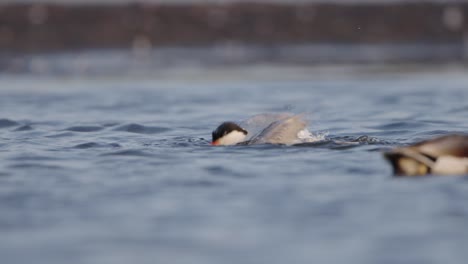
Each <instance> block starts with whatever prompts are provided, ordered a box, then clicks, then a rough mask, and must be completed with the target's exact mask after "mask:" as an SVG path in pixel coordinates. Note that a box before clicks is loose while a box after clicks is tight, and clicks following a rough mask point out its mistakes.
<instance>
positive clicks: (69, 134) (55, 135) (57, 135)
mask: <svg viewBox="0 0 468 264" xmlns="http://www.w3.org/2000/svg"><path fill="white" fill-rule="evenodd" d="M73 135H74V133H72V132H65V133H58V134H53V135H47V136H45V137H47V138H62V137H71V136H73Z"/></svg>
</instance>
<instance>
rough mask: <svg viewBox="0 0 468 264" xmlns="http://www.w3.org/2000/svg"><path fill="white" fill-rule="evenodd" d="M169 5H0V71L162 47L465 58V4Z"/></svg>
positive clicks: (261, 55) (265, 56)
mask: <svg viewBox="0 0 468 264" xmlns="http://www.w3.org/2000/svg"><path fill="white" fill-rule="evenodd" d="M176 2H177V3H178V4H177V5H174V4H167V3H168V2H167V1H149V2H148V3H140V2H137V3H122V2H120V3H119V4H110V3H108V2H106V1H103V2H99V4H93V5H91V4H81V5H70V3H69V4H59V3H57V2H55V3H43V2H37V1H36V2H35V3H30V1H29V2H28V3H24V2H22V3H11V2H6V3H2V4H0V61H3V62H0V67H2V68H5V66H4V65H5V64H7V62H5V60H7V61H8V60H11V58H12V57H13V58H17V57H18V56H19V57H21V56H25V54H26V55H27V54H30V55H34V54H44V53H48V54H50V53H63V52H80V51H85V50H109V49H112V50H113V49H119V50H130V51H132V52H133V51H135V52H137V53H138V52H140V53H145V52H148V51H154V50H156V53H158V51H157V50H162V51H164V50H167V49H171V48H172V47H177V48H183V49H194V50H195V52H197V50H200V49H202V50H207V51H208V52H206V51H204V52H205V53H208V55H210V54H211V56H214V55H216V54H218V53H219V51H220V50H221V51H226V52H228V53H229V52H231V53H232V52H233V50H234V52H238V53H239V50H240V53H242V54H243V55H244V57H245V54H250V55H249V56H251V57H249V58H245V61H247V62H248V61H249V60H253V59H255V58H257V59H262V60H267V61H268V60H278V58H279V60H281V61H284V60H287V61H289V62H297V61H299V62H301V63H308V62H309V63H323V62H353V61H355V62H375V61H376V60H379V59H382V60H383V61H384V62H385V61H387V62H394V61H413V62H427V61H436V62H453V61H455V62H464V61H466V58H467V57H468V56H467V53H468V44H467V43H468V30H467V25H468V18H467V15H468V2H466V1H449V2H440V1H427V2H426V1H424V2H422V1H410V2H407V3H405V2H402V1H384V3H385V4H383V2H381V3H371V2H370V1H339V2H337V1H333V2H330V3H324V2H323V1H292V2H287V3H286V2H285V1H283V2H282V3H279V2H278V1H274V2H273V3H267V2H266V1H257V2H255V3H248V2H246V1H221V2H218V3H211V2H210V1H208V2H207V1H203V3H200V2H193V1H182V2H179V1H176ZM176 2H173V3H176ZM192 2H193V3H192ZM220 47H221V48H220ZM226 47H227V48H226ZM252 47H254V48H252ZM327 47H328V48H327ZM343 47H346V48H343ZM400 48H401V49H400ZM277 52H279V54H276V53H277ZM287 52H290V53H292V55H291V56H289V54H284V53H287ZM159 53H161V52H159ZM213 54H214V55H213ZM242 54H241V55H242ZM327 54H332V55H333V56H328V55H327ZM173 55H174V56H178V55H177V54H175V53H174V54H173ZM231 55H232V54H231ZM231 55H229V54H228V55H227V56H231ZM196 56H198V55H195V57H196ZM223 56H226V55H222V56H221V57H222V58H223ZM288 56H289V57H291V58H288ZM241 58H242V56H241ZM252 58H253V59H252ZM2 64H3V66H2Z"/></svg>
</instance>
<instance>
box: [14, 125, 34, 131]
mask: <svg viewBox="0 0 468 264" xmlns="http://www.w3.org/2000/svg"><path fill="white" fill-rule="evenodd" d="M29 130H33V128H32V126H30V125H23V126H20V127H18V128H16V129H15V130H14V131H29Z"/></svg>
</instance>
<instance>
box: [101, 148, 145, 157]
mask: <svg viewBox="0 0 468 264" xmlns="http://www.w3.org/2000/svg"><path fill="white" fill-rule="evenodd" d="M102 156H136V157H152V156H153V155H151V154H150V153H147V152H144V151H141V150H135V149H129V150H121V151H115V152H108V153H104V154H102Z"/></svg>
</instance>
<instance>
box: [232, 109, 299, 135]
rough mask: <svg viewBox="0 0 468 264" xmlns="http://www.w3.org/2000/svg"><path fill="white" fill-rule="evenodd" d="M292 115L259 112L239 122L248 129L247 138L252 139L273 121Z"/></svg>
mask: <svg viewBox="0 0 468 264" xmlns="http://www.w3.org/2000/svg"><path fill="white" fill-rule="evenodd" d="M292 116H293V114H291V113H265V114H258V115H254V116H252V117H250V118H248V119H246V120H243V121H241V122H239V126H240V127H242V128H244V129H245V130H247V131H248V134H247V140H250V139H252V138H253V137H255V136H257V135H258V134H259V133H260V132H262V131H263V130H264V129H265V128H266V127H268V126H269V125H271V124H272V123H274V122H276V121H280V120H283V119H286V118H288V117H292Z"/></svg>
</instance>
